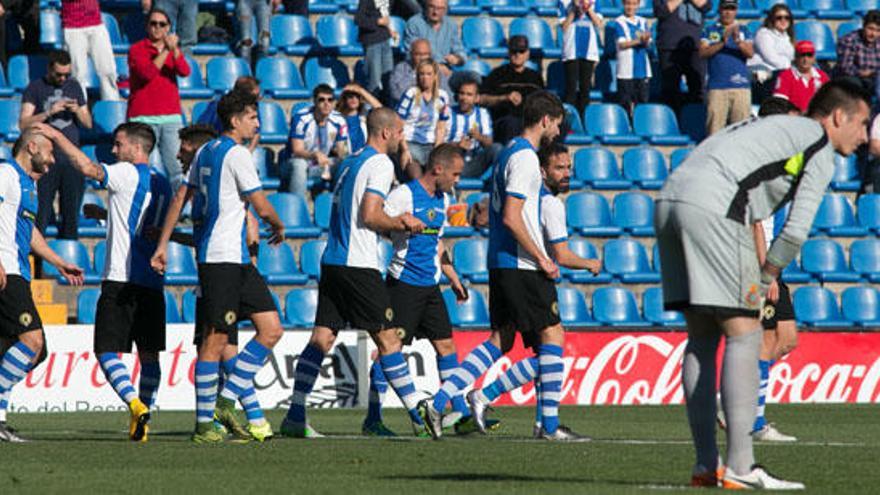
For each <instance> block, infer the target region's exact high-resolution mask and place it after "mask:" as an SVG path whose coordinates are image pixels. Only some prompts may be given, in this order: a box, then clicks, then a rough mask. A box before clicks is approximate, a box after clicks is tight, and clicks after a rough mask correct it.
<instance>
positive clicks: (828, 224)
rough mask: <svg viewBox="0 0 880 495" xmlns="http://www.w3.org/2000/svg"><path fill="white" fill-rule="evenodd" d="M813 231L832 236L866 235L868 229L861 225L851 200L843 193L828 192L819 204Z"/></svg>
mask: <svg viewBox="0 0 880 495" xmlns="http://www.w3.org/2000/svg"><path fill="white" fill-rule="evenodd" d="M813 231H814V232H818V231H821V232H822V233H824V234H828V235H830V236H832V237H858V236H864V235H866V234H867V233H868V230H867V229H866V228H865V227H863V226H861V225H859V223H858V221H856V217H855V214H853V210H852V206H851V205H850V204H849V200H848V199H847V198H846V196H844V195H843V194H826V195H825V197H823V198H822V203H820V204H819V210H818V211H817V212H816V218H815V219H814V220H813Z"/></svg>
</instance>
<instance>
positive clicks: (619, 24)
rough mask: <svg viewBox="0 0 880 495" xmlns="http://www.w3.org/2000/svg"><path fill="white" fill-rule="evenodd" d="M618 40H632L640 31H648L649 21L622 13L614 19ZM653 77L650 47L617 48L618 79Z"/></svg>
mask: <svg viewBox="0 0 880 495" xmlns="http://www.w3.org/2000/svg"><path fill="white" fill-rule="evenodd" d="M614 29H615V31H616V32H617V41H616V42H620V41H632V40H635V39H637V38H638V36H639V33H641V32H645V31H648V21H646V20H645V18H644V17H640V16H635V17H634V18H632V19H629V18H627V17H626V16H624V15H621V16H620V17H618V18H617V19H615V20H614ZM649 77H651V61H650V60H649V59H648V47H646V46H644V45H639V46H635V47H633V48H627V49H624V50H622V49H620V48H618V49H617V78H618V79H647V78H649Z"/></svg>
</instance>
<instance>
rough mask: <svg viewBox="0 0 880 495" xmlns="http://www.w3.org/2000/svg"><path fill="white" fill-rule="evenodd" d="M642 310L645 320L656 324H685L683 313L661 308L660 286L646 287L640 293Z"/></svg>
mask: <svg viewBox="0 0 880 495" xmlns="http://www.w3.org/2000/svg"><path fill="white" fill-rule="evenodd" d="M642 312H643V313H644V314H645V319H646V320H648V321H650V322H651V323H653V324H654V325H657V326H661V327H683V326H685V320H684V315H683V314H682V313H681V311H666V310H665V309H664V308H663V289H661V288H660V287H648V288H647V289H645V292H643V293H642Z"/></svg>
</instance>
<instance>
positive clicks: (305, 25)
mask: <svg viewBox="0 0 880 495" xmlns="http://www.w3.org/2000/svg"><path fill="white" fill-rule="evenodd" d="M269 34H270V40H271V41H270V43H271V47H272V49H274V50H275V51H277V52H283V53H285V54H287V55H293V56H298V57H302V56H305V55H306V54H307V53H309V51H311V50H312V49H314V47H315V45H317V43H318V40H317V39H316V38H315V35H314V33H312V25H311V24H309V19H308V18H307V17H303V16H301V15H274V16H272V19H271V20H270V21H269ZM257 72H259V70H258V71H257ZM258 77H259V76H258ZM260 82H261V83H262V82H264V81H263V80H262V79H260Z"/></svg>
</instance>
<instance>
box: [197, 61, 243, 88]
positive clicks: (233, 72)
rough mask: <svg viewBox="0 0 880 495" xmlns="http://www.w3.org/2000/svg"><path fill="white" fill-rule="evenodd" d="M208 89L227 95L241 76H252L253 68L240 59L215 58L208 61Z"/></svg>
mask: <svg viewBox="0 0 880 495" xmlns="http://www.w3.org/2000/svg"><path fill="white" fill-rule="evenodd" d="M207 72H208V87H209V88H211V89H213V90H214V91H215V92H217V93H219V94H225V93H226V92H227V91H229V90H230V89H232V86H234V85H235V80H236V79H238V78H239V77H241V76H250V75H251V68H250V67H249V66H248V64H247V62H245V61H244V59H241V58H238V57H214V58H212V59H210V60H208V66H207Z"/></svg>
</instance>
